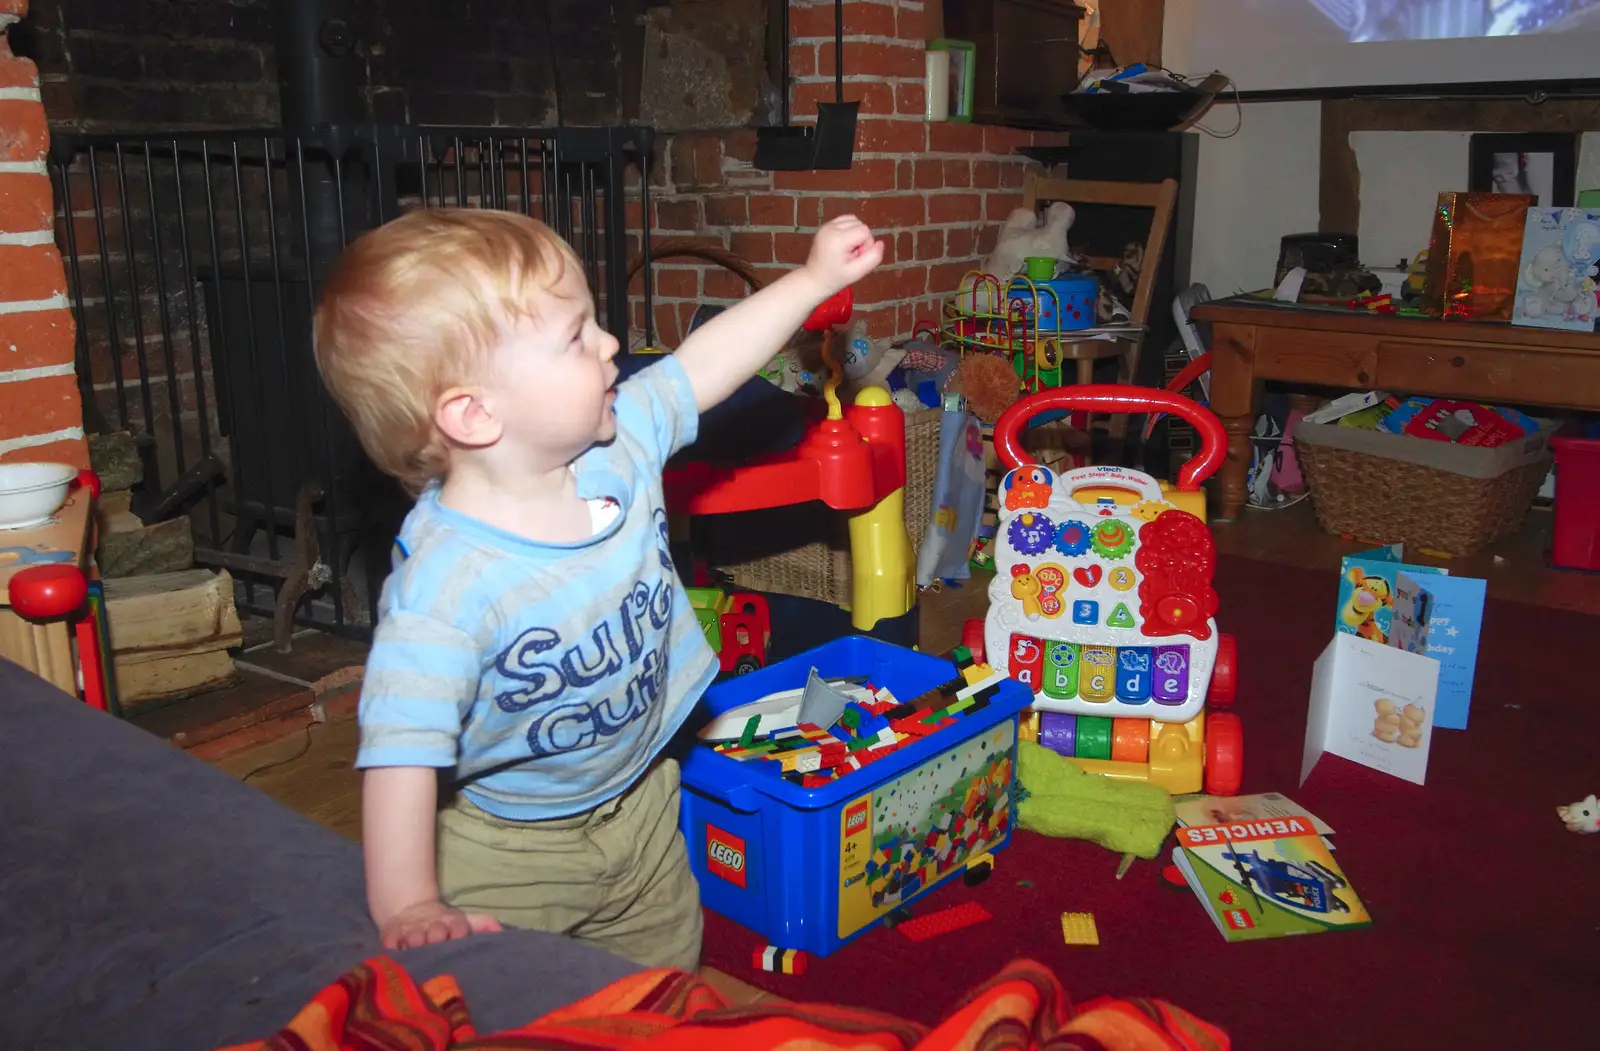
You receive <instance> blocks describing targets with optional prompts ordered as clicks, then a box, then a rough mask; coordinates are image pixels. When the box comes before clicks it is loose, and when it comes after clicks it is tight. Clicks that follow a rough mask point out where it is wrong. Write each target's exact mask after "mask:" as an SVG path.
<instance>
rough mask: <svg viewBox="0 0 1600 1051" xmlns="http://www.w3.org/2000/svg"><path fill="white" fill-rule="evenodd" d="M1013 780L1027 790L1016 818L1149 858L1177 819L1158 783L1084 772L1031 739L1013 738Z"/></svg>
mask: <svg viewBox="0 0 1600 1051" xmlns="http://www.w3.org/2000/svg"><path fill="white" fill-rule="evenodd" d="M1017 780H1019V781H1020V782H1022V787H1023V789H1024V790H1025V791H1024V792H1023V793H1022V797H1023V798H1022V802H1021V803H1019V804H1018V805H1017V819H1018V821H1020V822H1021V824H1022V827H1023V828H1026V829H1031V830H1032V831H1034V832H1038V833H1041V834H1042V835H1046V836H1062V837H1065V838H1068V839H1087V840H1089V841H1090V842H1091V843H1098V844H1099V845H1100V846H1102V847H1105V848H1106V849H1107V850H1113V851H1116V852H1117V853H1118V854H1135V855H1137V856H1139V857H1141V858H1145V859H1150V858H1154V857H1155V856H1156V855H1158V854H1159V853H1161V844H1162V843H1164V842H1166V839H1167V833H1168V832H1170V831H1172V826H1173V824H1174V823H1175V822H1176V821H1177V815H1176V814H1175V813H1174V812H1173V809H1172V796H1171V795H1169V794H1168V793H1167V790H1166V789H1165V788H1162V787H1161V786H1160V785H1153V784H1150V783H1148V782H1146V781H1122V780H1116V779H1113V778H1109V777H1103V776H1101V775H1099V774H1091V773H1088V772H1086V771H1085V770H1084V769H1083V768H1082V767H1080V766H1078V765H1077V764H1076V763H1074V762H1072V761H1071V760H1070V759H1065V758H1063V757H1062V756H1059V755H1057V754H1056V753H1054V752H1052V751H1051V750H1050V749H1048V748H1046V747H1044V746H1043V745H1041V744H1037V743H1035V742H1033V741H1018V742H1017Z"/></svg>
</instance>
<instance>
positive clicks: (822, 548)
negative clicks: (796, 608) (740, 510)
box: [708, 409, 941, 606]
mask: <svg viewBox="0 0 1600 1051" xmlns="http://www.w3.org/2000/svg"><path fill="white" fill-rule="evenodd" d="M940 417H941V413H940V411H939V410H938V409H926V410H924V411H922V412H913V413H907V414H906V490H905V494H906V498H905V505H906V532H907V533H909V534H910V535H911V552H912V558H913V559H914V558H915V557H916V552H917V550H918V549H919V548H920V547H921V546H922V534H923V533H924V532H925V531H926V530H927V528H928V519H929V516H930V515H931V514H932V512H933V481H934V478H935V476H936V475H937V473H938V471H939V421H940ZM846 523H847V519H846V517H845V516H844V515H842V514H840V513H838V512H836V511H832V510H829V509H828V508H826V507H823V506H821V505H815V504H813V505H803V506H800V507H780V508H776V509H774V510H772V511H752V512H750V513H748V514H742V515H723V516H719V517H717V518H714V519H711V520H710V521H709V523H708V532H709V533H710V535H711V547H712V552H713V559H714V561H715V563H716V566H717V568H718V569H720V570H721V571H722V572H724V573H726V574H728V575H729V576H730V577H732V578H733V582H734V583H735V584H737V585H738V586H739V587H742V588H749V589H750V590H752V591H766V592H772V593H774V594H779V595H797V596H799V597H800V598H809V599H816V600H818V601H820V602H826V603H828V604H829V605H833V606H848V605H850V601H851V573H850V537H849V533H848V526H847V524H846ZM817 537H824V538H825V539H823V540H818V539H816V538H817ZM757 552H761V553H757Z"/></svg>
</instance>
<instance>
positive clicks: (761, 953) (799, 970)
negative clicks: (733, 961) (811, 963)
mask: <svg viewBox="0 0 1600 1051" xmlns="http://www.w3.org/2000/svg"><path fill="white" fill-rule="evenodd" d="M750 965H751V966H752V967H754V968H756V969H757V970H760V971H770V972H772V973H774V974H792V975H796V976H799V975H802V974H805V973H806V954H805V953H803V952H801V951H800V950H799V949H780V948H778V947H777V946H776V945H763V946H761V947H760V948H758V949H756V951H755V953H754V956H753V958H752V959H751V961H750Z"/></svg>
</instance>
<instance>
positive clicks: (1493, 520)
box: [1294, 432, 1551, 556]
mask: <svg viewBox="0 0 1600 1051" xmlns="http://www.w3.org/2000/svg"><path fill="white" fill-rule="evenodd" d="M1547 439H1548V435H1544V434H1543V433H1542V432H1541V435H1540V436H1539V438H1538V446H1537V450H1536V451H1535V452H1534V453H1533V454H1532V455H1531V457H1530V458H1529V459H1530V462H1526V463H1518V464H1515V465H1513V466H1509V467H1508V468H1506V469H1505V470H1504V471H1501V472H1499V473H1496V474H1493V475H1492V476H1490V477H1472V476H1471V475H1469V474H1463V473H1459V472H1457V471H1451V470H1446V469H1443V468H1440V467H1434V466H1427V465H1424V464H1420V463H1413V462H1408V461H1407V460H1404V459H1397V458H1392V457H1389V456H1382V455H1377V454H1375V453H1371V452H1360V451H1357V450H1354V449H1349V448H1340V447H1337V446H1332V445H1325V444H1319V443H1316V442H1312V441H1308V440H1306V439H1305V435H1304V434H1297V435H1296V438H1295V445H1294V448H1295V452H1296V454H1297V455H1298V456H1299V459H1300V466H1301V468H1302V469H1303V470H1304V471H1305V476H1306V484H1307V486H1308V487H1309V488H1310V490H1311V501H1312V504H1313V505H1314V506H1315V507H1316V511H1317V521H1318V522H1320V523H1321V525H1322V528H1323V529H1325V530H1327V531H1328V532H1330V533H1333V534H1336V535H1338V536H1350V537H1356V538H1358V539H1360V540H1363V541H1370V542H1372V543H1377V544H1398V543H1406V544H1411V545H1414V546H1417V547H1424V548H1427V549H1429V550H1431V551H1440V552H1443V553H1445V554H1448V555H1457V556H1461V555H1471V554H1474V553H1476V552H1477V551H1479V550H1481V549H1482V548H1484V547H1486V546H1488V545H1489V544H1492V543H1494V542H1495V541H1496V540H1501V539H1504V538H1505V537H1507V536H1510V535H1511V534H1512V533H1515V532H1516V531H1517V530H1518V529H1520V528H1521V527H1522V522H1523V519H1524V518H1526V517H1527V514H1528V508H1529V507H1531V506H1532V505H1533V498H1534V497H1535V496H1536V495H1537V494H1538V492H1539V486H1540V485H1542V484H1543V482H1544V479H1545V476H1546V475H1547V474H1548V473H1549V471H1550V463H1551V460H1550V456H1549V454H1548V452H1544V451H1542V450H1544V449H1545V448H1546V447H1547V444H1546V443H1547ZM1389 440H1390V441H1392V442H1394V443H1407V442H1422V443H1424V444H1426V445H1433V446H1437V444H1438V443H1434V442H1428V441H1427V440H1426V439H1422V438H1408V437H1403V436H1399V435H1394V436H1390V438H1389ZM1429 451H1431V450H1429ZM1460 451H1462V452H1466V453H1478V452H1482V453H1491V454H1492V453H1493V452H1495V450H1460Z"/></svg>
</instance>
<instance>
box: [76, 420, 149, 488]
mask: <svg viewBox="0 0 1600 1051" xmlns="http://www.w3.org/2000/svg"><path fill="white" fill-rule="evenodd" d="M89 466H90V467H92V468H94V473H95V474H98V475H99V476H100V488H101V490H102V491H104V492H115V491H116V490H118V489H132V488H133V487H134V486H136V485H138V484H139V482H140V481H141V480H143V478H144V461H143V460H141V459H139V440H138V439H137V438H135V437H134V436H133V435H131V434H129V433H128V432H127V431H114V432H112V433H110V434H91V435H89Z"/></svg>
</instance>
